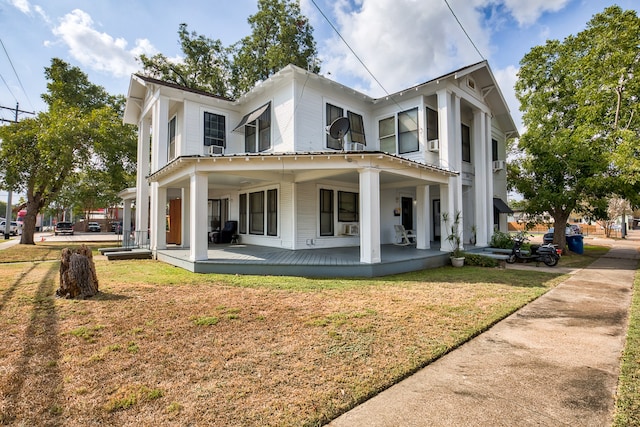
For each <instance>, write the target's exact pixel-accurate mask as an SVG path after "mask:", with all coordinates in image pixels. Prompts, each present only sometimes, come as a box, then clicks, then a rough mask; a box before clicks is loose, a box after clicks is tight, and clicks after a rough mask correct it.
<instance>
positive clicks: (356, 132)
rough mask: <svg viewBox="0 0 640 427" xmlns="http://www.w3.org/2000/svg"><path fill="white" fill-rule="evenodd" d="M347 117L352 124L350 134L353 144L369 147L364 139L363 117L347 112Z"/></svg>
mask: <svg viewBox="0 0 640 427" xmlns="http://www.w3.org/2000/svg"><path fill="white" fill-rule="evenodd" d="M347 117H348V118H349V123H350V128H349V133H350V134H351V142H357V143H359V144H362V145H367V143H366V139H365V137H364V120H362V116H361V115H360V114H356V113H354V112H352V111H347Z"/></svg>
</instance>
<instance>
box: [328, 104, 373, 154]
mask: <svg viewBox="0 0 640 427" xmlns="http://www.w3.org/2000/svg"><path fill="white" fill-rule="evenodd" d="M340 117H344V109H343V108H342V107H337V106H335V105H331V104H329V103H327V106H326V121H327V123H326V124H327V126H329V125H330V124H331V123H333V122H334V121H335V120H336V119H339V118H340ZM347 118H348V119H349V124H350V127H349V137H350V139H351V142H357V143H360V144H362V145H366V139H365V136H364V120H363V119H362V116H361V115H360V114H357V113H354V112H353V111H347ZM343 142H344V141H343ZM327 148H332V149H334V150H342V148H343V147H342V144H341V143H340V141H339V140H337V139H334V138H332V137H331V135H327Z"/></svg>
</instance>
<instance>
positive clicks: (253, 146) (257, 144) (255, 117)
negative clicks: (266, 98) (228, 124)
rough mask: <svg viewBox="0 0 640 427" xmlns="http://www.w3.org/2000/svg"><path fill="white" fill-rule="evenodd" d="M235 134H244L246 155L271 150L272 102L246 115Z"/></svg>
mask: <svg viewBox="0 0 640 427" xmlns="http://www.w3.org/2000/svg"><path fill="white" fill-rule="evenodd" d="M233 131H234V132H236V131H238V132H244V150H245V152H246V153H259V152H262V151H267V150H268V149H270V148H271V102H268V103H266V104H264V105H263V106H262V107H260V108H258V109H256V110H254V111H252V112H251V113H249V114H247V115H245V116H244V117H243V118H242V120H240V123H239V124H238V126H236V128H235V129H234V130H233Z"/></svg>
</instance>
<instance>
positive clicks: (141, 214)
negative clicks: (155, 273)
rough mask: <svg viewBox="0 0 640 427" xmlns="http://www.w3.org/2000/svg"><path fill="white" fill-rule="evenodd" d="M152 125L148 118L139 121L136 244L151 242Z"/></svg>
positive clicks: (143, 244)
mask: <svg viewBox="0 0 640 427" xmlns="http://www.w3.org/2000/svg"><path fill="white" fill-rule="evenodd" d="M150 127H151V123H149V120H148V119H142V120H140V123H138V165H137V175H136V233H135V236H136V237H135V239H136V245H138V246H141V247H142V246H145V245H147V244H148V243H149V238H150V236H149V183H148V182H147V175H148V174H149V171H150V170H151V163H150V161H149V150H150V149H151V146H150V134H149V132H150Z"/></svg>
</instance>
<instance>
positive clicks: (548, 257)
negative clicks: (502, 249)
mask: <svg viewBox="0 0 640 427" xmlns="http://www.w3.org/2000/svg"><path fill="white" fill-rule="evenodd" d="M527 240H529V239H527V237H525V236H524V235H518V236H516V238H515V239H514V241H513V248H512V249H511V254H509V258H507V262H508V263H509V264H513V263H514V262H516V261H522V262H529V261H535V262H536V264H538V263H539V262H540V261H542V262H544V263H545V265H548V266H549V267H553V266H555V265H557V264H558V261H560V249H558V245H554V244H552V243H545V244H543V245H531V252H530V254H529V255H525V254H523V253H522V244H523V243H524V242H526V241H527Z"/></svg>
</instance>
